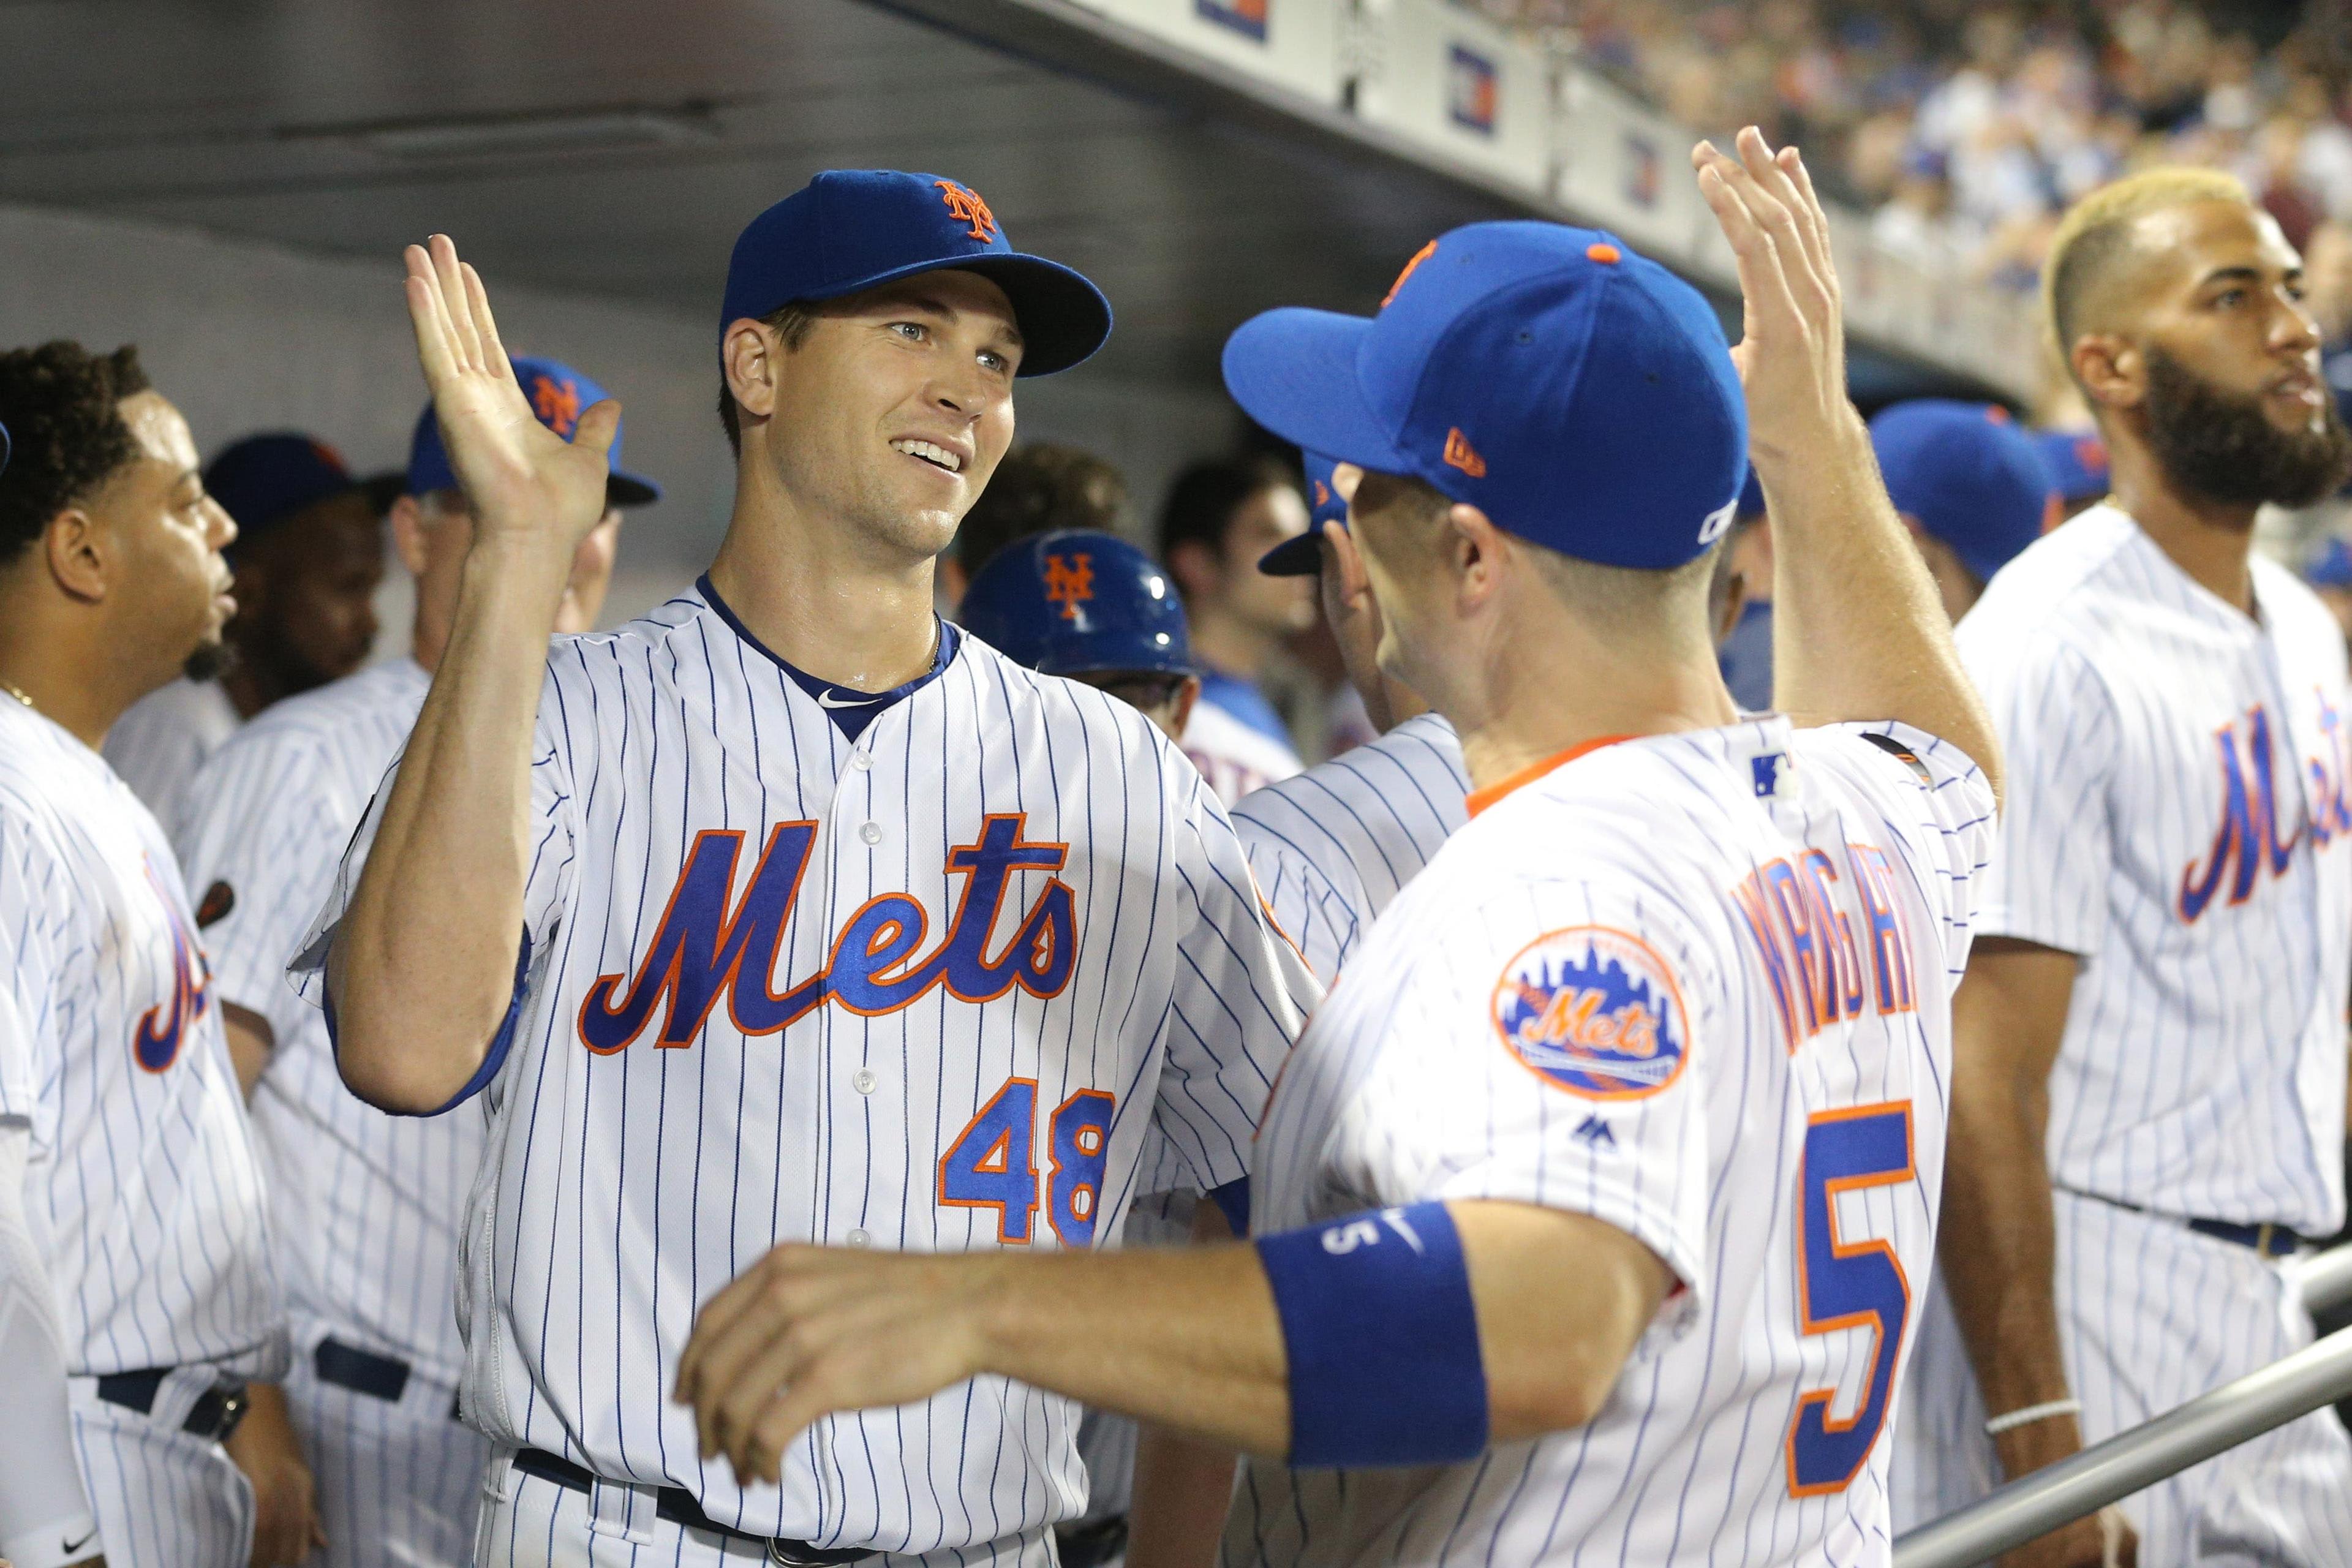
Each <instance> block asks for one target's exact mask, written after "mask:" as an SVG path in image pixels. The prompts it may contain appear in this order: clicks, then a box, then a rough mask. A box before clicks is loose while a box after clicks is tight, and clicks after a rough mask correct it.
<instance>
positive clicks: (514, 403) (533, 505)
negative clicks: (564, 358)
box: [406, 234, 621, 583]
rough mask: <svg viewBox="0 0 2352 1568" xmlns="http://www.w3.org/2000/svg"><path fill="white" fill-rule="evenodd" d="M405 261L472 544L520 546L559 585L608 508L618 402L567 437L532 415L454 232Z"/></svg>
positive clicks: (414, 318)
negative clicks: (469, 517) (609, 455)
mask: <svg viewBox="0 0 2352 1568" xmlns="http://www.w3.org/2000/svg"><path fill="white" fill-rule="evenodd" d="M406 258H407V262H408V278H407V284H406V287H407V292H408V320H409V324H410V325H411V326H413V327H415V330H416V358H417V361H418V363H420V364H422V365H423V366H424V369H425V386H426V387H427V388H428V389H429V390H430V391H431V393H432V395H433V406H434V411H435V414H436V416H437V417H438V419H439V421H440V425H441V440H442V443H443V445H444V446H446V447H447V448H448V452H449V465H450V467H451V468H453V469H455V470H456V472H457V480H458V482H459V483H460V484H462V485H463V486H464V487H465V489H466V496H467V500H468V501H469V502H470V503H471V506H472V510H473V514H474V544H475V548H476V550H477V551H480V550H481V549H482V548H483V547H484V546H485V545H486V544H511V545H514V546H517V547H518V548H519V549H520V551H521V552H523V553H524V554H526V555H527V556H528V557H530V559H531V560H532V561H533V562H534V563H540V564H543V565H545V566H546V567H547V568H548V569H549V570H550V571H551V572H552V573H554V574H555V580H556V581H557V582H558V583H561V582H562V581H563V578H564V574H566V573H568V572H569V570H570V567H571V562H572V551H573V549H574V547H576V546H577V545H578V544H579V542H580V541H581V540H582V539H583V538H585V537H586V536H587V534H588V532H589V531H590V530H592V529H593V528H594V527H595V526H596V523H597V521H598V520H599V519H601V518H602V517H603V516H604V481H605V477H606V475H607V473H608V472H609V469H610V465H609V464H608V462H607V461H606V458H605V450H606V448H607V447H611V446H612V444H613V436H614V432H615V431H616V430H618V429H619V428H620V423H621V405H619V404H617V403H614V402H611V401H609V400H608V401H606V402H604V403H599V404H597V405H595V406H594V407H593V408H590V409H588V410H587V411H586V412H584V413H583V414H582V415H581V416H580V422H579V426H578V427H577V429H576V430H575V432H574V434H573V437H572V439H571V440H570V441H566V440H564V439H563V437H561V436H558V435H557V434H556V433H555V432H554V431H552V430H551V429H549V428H548V427H547V426H544V425H542V424H541V423H540V422H539V419H538V417H537V416H534V415H533V414H532V412H531V408H530V403H529V402H528V401H526V400H525V398H524V397H523V394H522V388H521V386H520V385H519V384H517V383H516V381H515V374H514V366H513V364H512V363H510V362H509V359H508V357H507V351H506V345H505V344H504V343H502V342H499V328H498V322H497V321H496V320H494V319H493V318H492V316H491V315H490V299H489V295H488V293H487V292H486V291H485V290H484V289H483V288H482V279H481V275H480V274H479V273H478V272H476V271H475V270H474V269H473V268H472V267H470V266H468V265H467V264H466V263H464V262H462V261H460V260H458V259H457V247H456V246H455V245H453V244H452V243H450V240H449V237H448V236H446V235H440V234H436V235H435V236H434V237H433V238H432V241H431V243H430V246H429V247H426V246H422V245H412V246H410V247H408V250H407V253H406Z"/></svg>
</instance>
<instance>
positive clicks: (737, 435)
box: [719, 300, 817, 456]
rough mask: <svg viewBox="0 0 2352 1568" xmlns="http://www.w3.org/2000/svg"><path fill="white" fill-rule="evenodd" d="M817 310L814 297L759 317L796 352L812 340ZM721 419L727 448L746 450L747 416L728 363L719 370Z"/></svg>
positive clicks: (790, 302) (788, 348)
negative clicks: (729, 377)
mask: <svg viewBox="0 0 2352 1568" xmlns="http://www.w3.org/2000/svg"><path fill="white" fill-rule="evenodd" d="M816 312H817V306H816V301H815V300H785V301H784V302H783V303H782V304H781V305H779V306H777V307H776V308H775V309H774V310H771V311H769V312H768V313H767V314H766V315H764V316H761V317H760V318H758V320H759V322H760V324H761V326H763V327H765V328H767V329H768V330H769V331H772V332H774V333H775V334H776V336H777V337H778V338H779V339H781V340H782V342H783V345H784V349H785V352H787V353H793V352H796V351H797V350H798V349H799V348H800V346H801V345H802V344H803V343H804V342H808V335H809V329H810V328H812V327H814V326H815V325H816ZM730 325H732V323H731V322H730ZM719 424H720V425H721V426H724V427H725V429H726V431H727V449H728V450H729V451H730V452H733V453H736V454H738V455H739V456H740V454H741V452H742V450H743V416H742V413H741V411H740V409H738V408H737V407H736V406H735V389H734V388H733V387H731V386H730V385H728V384H727V371H726V369H725V367H724V366H722V367H720V369H719Z"/></svg>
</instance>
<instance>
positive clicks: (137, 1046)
mask: <svg viewBox="0 0 2352 1568" xmlns="http://www.w3.org/2000/svg"><path fill="white" fill-rule="evenodd" d="M146 871H147V885H148V886H149V887H151V888H152V889H155V901H156V902H157V903H159V904H161V905H163V923H164V925H165V926H166V927H167V928H169V930H170V931H171V936H172V994H171V995H170V996H169V997H168V998H166V999H165V1000H163V1001H162V1002H159V1003H157V1004H156V1005H154V1006H152V1007H150V1008H148V1009H147V1011H146V1012H145V1013H143V1014H142V1015H141V1016H140V1018H139V1026H138V1028H137V1029H136V1030H135V1031H133V1032H132V1034H131V1056H132V1057H134V1058H137V1060H138V1062H139V1065H140V1066H141V1067H142V1068H146V1069H147V1070H148V1071H149V1072H162V1071H163V1070H164V1069H165V1068H168V1067H170V1066H171V1065H172V1064H173V1062H175V1061H178V1060H179V1059H180V1047H181V1046H182V1045H183V1044H184V1042H185V1041H186V1039H187V1034H188V1030H189V1028H190V1027H191V1026H194V1023H195V1022H196V1020H197V1019H199V1018H201V1017H203V1016H205V1007H206V1006H207V1005H209V1004H210V1002H211V1000H212V972H211V971H210V970H209V969H208V968H207V967H206V966H205V955H204V954H203V952H200V951H198V949H197V947H196V940H195V938H194V937H193V936H191V935H190V934H189V933H188V928H187V925H186V923H185V922H184V921H182V920H181V919H180V911H179V909H178V907H177V906H175V905H174V904H173V902H172V894H171V890H170V889H168V888H166V887H165V886H164V885H163V879H162V878H161V877H158V876H157V875H155V868H154V866H153V864H152V862H151V863H149V864H148V866H147V867H146Z"/></svg>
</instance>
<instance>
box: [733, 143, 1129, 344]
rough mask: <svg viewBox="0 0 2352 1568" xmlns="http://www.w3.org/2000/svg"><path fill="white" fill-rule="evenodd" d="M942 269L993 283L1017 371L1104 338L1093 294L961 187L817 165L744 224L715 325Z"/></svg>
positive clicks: (1106, 310) (1105, 316) (1104, 324)
mask: <svg viewBox="0 0 2352 1568" xmlns="http://www.w3.org/2000/svg"><path fill="white" fill-rule="evenodd" d="M943 268H954V269H955V270H957V271H960V272H977V273H979V274H980V275H981V276H982V277H983V278H986V279H988V280H989V281H991V282H992V283H994V284H995V285H996V286H997V287H998V288H1000V289H1003V290H1004V297H1005V299H1006V300H1010V301H1011V302H1012V305H1013V320H1014V321H1018V322H1019V323H1020V326H1021V339H1022V351H1021V369H1020V372H1019V374H1023V375H1051V374H1053V373H1054V372H1055V371H1057V370H1067V369H1069V368H1070V367H1071V366H1072V365H1074V364H1076V363H1078V362H1079V361H1081V360H1083V359H1085V358H1086V357H1087V355H1089V354H1091V353H1094V352H1095V351H1096V350H1097V349H1098V348H1100V347H1102V345H1103V340H1104V339H1106V338H1108V337H1109V336H1110V301H1109V300H1106V299H1104V298H1103V292H1102V290H1101V289H1097V288H1096V287H1095V286H1094V285H1093V284H1092V283H1090V282H1088V281H1087V279H1086V278H1085V276H1084V275H1083V274H1081V273H1079V272H1078V271H1077V270H1076V268H1069V267H1065V266H1063V265H1062V264H1061V263H1060V262H1058V261H1048V260H1046V259H1045V258H1044V257H1042V256H1029V255H1024V253H1023V252H1021V251H1017V250H1015V249H1013V244H1012V242H1011V241H1010V240H1008V239H1006V238H1005V237H1004V229H1003V226H1001V225H1000V224H998V222H997V221H996V215H995V214H994V213H992V212H991V211H989V210H988V204H987V203H986V202H984V201H982V200H981V198H980V195H979V193H977V192H975V191H974V190H973V189H972V188H971V186H970V185H967V184H963V183H962V182H961V180H950V179H947V178H945V177H944V176H941V175H939V174H903V173H901V172H899V171H898V170H896V169H828V170H826V171H825V172H824V174H819V175H818V176H817V177H816V178H815V179H814V180H811V181H810V182H809V183H808V184H805V185H803V186H802V187H801V188H800V189H799V190H797V191H795V192H793V194H792V195H789V196H786V197H785V198H784V199H783V200H782V201H780V202H778V203H777V204H776V205H773V206H772V207H770V208H769V209H768V210H767V211H765V212H763V213H761V215H760V216H758V217H755V218H753V219H752V220H751V223H750V224H748V225H746V226H745V227H744V229H743V232H742V234H741V235H740V236H738V237H737V238H736V241H735V255H734V258H733V259H732V260H730V262H729V263H728V264H727V298H726V300H725V302H724V303H723V304H722V305H721V306H720V307H719V333H720V334H721V336H722V337H723V336H724V335H725V333H726V331H727V329H728V328H729V327H730V325H732V324H733V323H735V322H736V321H741V320H742V319H743V318H744V317H746V316H751V317H754V318H756V317H761V316H765V315H767V314H769V313H770V312H771V311H772V310H775V309H776V308H777V307H778V306H780V305H786V304H790V303H791V302H792V301H793V300H838V299H840V298H841V297H842V296H844V295H845V294H855V293H856V292H857V291H858V290H860V289H871V288H874V287H876V286H877V285H878V284H883V283H887V282H890V281H892V280H893V279H899V278H910V277H912V276H914V275H915V274H916V273H918V272H937V271H940V270H941V269H943Z"/></svg>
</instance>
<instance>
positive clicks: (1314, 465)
mask: <svg viewBox="0 0 2352 1568" xmlns="http://www.w3.org/2000/svg"><path fill="white" fill-rule="evenodd" d="M1303 456H1304V457H1305V458H1306V462H1307V531H1306V532H1304V533H1302V534H1300V535H1298V536H1297V538H1295V539H1286V540H1284V541H1283V542H1281V543H1279V544H1277V545H1276V546H1275V547H1274V548H1273V549H1271V550H1269V551H1267V552H1265V554H1263V555H1261V556H1259V557H1258V558H1257V569H1258V570H1259V571H1261V572H1263V573H1265V574H1266V575H1267V576H1269V577H1312V576H1314V575H1315V574H1317V573H1318V572H1320V571H1322V570H1323V552H1322V550H1321V548H1320V547H1319V546H1318V545H1317V544H1316V541H1317V540H1318V539H1320V538H1322V537H1323V525H1324V524H1325V523H1330V524H1332V525H1333V526H1335V527H1339V528H1345V527H1347V526H1348V503H1347V502H1346V501H1343V500H1340V499H1339V491H1338V490H1337V489H1334V488H1333V487H1332V484H1331V470H1332V469H1333V468H1338V467H1339V464H1337V463H1334V462H1333V461H1332V460H1331V459H1330V458H1326V457H1321V456H1319V455H1318V454H1316V453H1314V452H1307V453H1305V454H1303Z"/></svg>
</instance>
